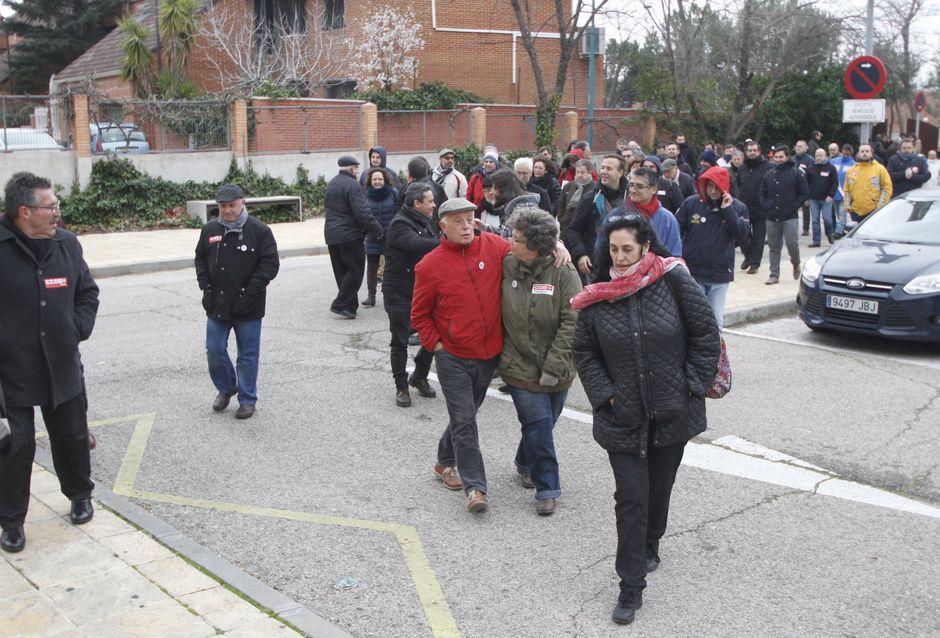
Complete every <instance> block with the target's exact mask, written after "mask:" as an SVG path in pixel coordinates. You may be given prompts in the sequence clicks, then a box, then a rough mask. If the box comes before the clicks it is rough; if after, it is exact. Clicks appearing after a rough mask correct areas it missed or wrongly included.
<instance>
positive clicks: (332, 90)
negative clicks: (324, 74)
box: [323, 80, 356, 100]
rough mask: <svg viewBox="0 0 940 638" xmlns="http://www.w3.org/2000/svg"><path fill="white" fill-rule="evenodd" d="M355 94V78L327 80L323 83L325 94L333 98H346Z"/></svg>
mask: <svg viewBox="0 0 940 638" xmlns="http://www.w3.org/2000/svg"><path fill="white" fill-rule="evenodd" d="M355 94H356V81H355V80H327V81H326V83H324V85H323V96H324V97H327V98H330V99H331V100H345V99H347V98H350V97H352V96H353V95H355Z"/></svg>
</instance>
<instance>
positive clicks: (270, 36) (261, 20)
mask: <svg viewBox="0 0 940 638" xmlns="http://www.w3.org/2000/svg"><path fill="white" fill-rule="evenodd" d="M305 4H306V3H305V2H304V0H254V7H255V28H256V29H257V34H258V39H259V41H260V43H261V44H263V46H264V49H265V51H267V52H268V53H272V52H273V51H274V44H275V43H276V42H277V41H278V39H279V38H280V37H281V36H282V35H289V34H292V33H303V32H305V31H306V30H307V14H306V10H305Z"/></svg>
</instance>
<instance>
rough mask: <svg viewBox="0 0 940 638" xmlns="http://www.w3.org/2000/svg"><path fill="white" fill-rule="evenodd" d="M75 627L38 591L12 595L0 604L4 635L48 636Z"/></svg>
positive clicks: (1, 625)
mask: <svg viewBox="0 0 940 638" xmlns="http://www.w3.org/2000/svg"><path fill="white" fill-rule="evenodd" d="M73 627H74V625H72V623H70V622H69V621H68V619H67V618H66V617H65V616H64V615H63V614H62V613H61V612H60V611H58V610H57V609H56V608H55V606H54V605H53V604H52V601H50V600H49V599H48V598H47V597H46V596H43V595H42V594H41V593H40V592H38V591H29V592H24V593H22V594H17V595H16V596H10V597H9V598H5V599H4V600H3V604H2V605H0V628H2V629H0V631H2V635H4V636H17V637H22V638H26V637H28V636H47V635H50V634H54V633H56V632H61V631H65V630H67V629H71V628H73Z"/></svg>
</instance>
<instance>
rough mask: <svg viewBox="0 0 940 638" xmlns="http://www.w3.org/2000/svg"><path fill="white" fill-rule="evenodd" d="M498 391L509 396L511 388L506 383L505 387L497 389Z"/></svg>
mask: <svg viewBox="0 0 940 638" xmlns="http://www.w3.org/2000/svg"><path fill="white" fill-rule="evenodd" d="M497 389H498V390H499V391H500V392H502V393H503V394H509V386H508V385H506V384H505V383H504V384H503V385H501V386H499V388H497Z"/></svg>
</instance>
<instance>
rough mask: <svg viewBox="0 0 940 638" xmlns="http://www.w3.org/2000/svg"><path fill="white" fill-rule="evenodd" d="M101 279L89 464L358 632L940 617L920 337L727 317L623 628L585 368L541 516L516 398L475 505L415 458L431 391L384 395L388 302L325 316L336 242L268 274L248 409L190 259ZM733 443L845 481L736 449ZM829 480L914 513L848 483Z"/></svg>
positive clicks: (866, 631)
mask: <svg viewBox="0 0 940 638" xmlns="http://www.w3.org/2000/svg"><path fill="white" fill-rule="evenodd" d="M99 284H100V286H101V291H102V292H101V300H102V303H101V310H100V312H99V318H98V325H97V327H96V329H95V333H94V335H93V337H92V339H91V340H90V341H89V342H87V343H86V344H85V346H84V347H83V358H84V362H85V367H86V377H87V382H88V388H89V395H90V415H89V416H90V419H92V420H93V421H104V420H108V419H112V420H115V422H113V423H110V424H107V425H101V426H98V427H96V433H97V438H98V449H96V450H95V451H94V452H93V455H92V457H93V464H94V465H93V473H94V476H95V477H96V479H97V480H98V481H99V483H101V484H103V485H107V486H109V487H111V486H115V488H116V491H119V492H123V493H126V494H129V495H131V496H132V498H133V499H134V501H135V502H136V503H138V504H139V505H141V506H142V507H144V508H146V509H147V510H149V511H151V512H153V513H154V514H156V515H158V516H159V517H161V518H163V519H164V520H166V521H167V522H168V523H170V524H171V525H173V526H175V527H177V528H178V529H179V530H181V531H182V532H183V533H185V534H187V535H189V536H191V537H192V538H193V539H194V540H196V541H197V542H199V543H202V544H203V545H205V546H206V547H208V548H209V549H211V550H212V551H214V552H216V553H217V554H219V555H220V556H222V557H223V558H225V559H227V560H229V561H230V562H232V563H234V564H235V565H237V566H239V567H241V568H242V569H244V570H245V571H247V572H249V573H251V574H252V575H254V576H256V577H257V578H259V579H261V580H262V581H264V582H266V583H268V584H269V585H271V586H273V587H275V588H276V589H278V590H280V591H282V592H284V593H285V594H287V595H288V596H290V597H292V598H294V599H295V600H297V601H298V602H300V603H302V604H304V605H306V606H308V607H310V608H311V609H313V610H314V611H316V612H317V613H319V614H321V615H322V616H324V617H326V618H329V619H331V620H332V621H333V622H334V623H336V624H337V625H338V626H340V627H342V628H344V629H345V630H346V631H348V632H349V633H351V634H353V635H355V636H377V637H383V638H384V637H403V638H404V637H408V638H413V637H421V636H452V635H461V636H466V637H468V638H470V637H478V638H503V637H505V638H510V637H518V636H524V637H528V636H531V637H556V636H558V637H562V636H582V637H585V638H586V637H594V636H620V635H625V634H626V633H627V632H629V633H630V635H631V636H664V635H668V636H741V635H751V636H831V635H845V636H886V635H905V636H908V635H916V636H925V635H937V634H940V613H938V611H940V518H937V512H938V510H937V509H936V508H937V507H938V506H940V473H938V452H940V444H938V423H940V400H938V394H940V365H938V360H940V357H938V356H937V355H938V354H940V350H938V349H937V348H936V347H934V348H933V349H929V348H925V347H924V346H908V345H898V344H872V343H867V342H862V341H860V340H847V339H843V338H839V337H834V336H832V335H824V336H820V335H814V334H811V333H810V332H809V331H808V330H806V329H805V328H803V327H802V326H801V324H799V322H798V321H797V320H796V319H783V320H778V321H774V322H769V323H766V324H757V325H752V326H745V327H742V328H740V329H737V330H732V331H729V334H728V337H727V341H728V346H729V348H730V353H731V358H732V365H733V368H734V374H735V378H734V388H733V390H732V392H731V394H729V395H728V396H727V397H725V398H724V399H722V400H720V401H711V402H709V430H708V432H706V434H705V435H703V436H702V437H700V439H699V440H697V441H696V442H694V443H692V444H690V446H689V448H688V451H687V454H686V457H687V460H688V461H689V463H688V464H687V465H686V466H684V467H683V468H682V469H681V470H680V472H679V478H678V480H677V484H676V489H675V492H674V496H673V506H672V510H671V518H670V525H669V531H668V532H667V537H666V538H665V539H664V541H663V544H662V548H661V554H662V558H663V564H662V567H661V568H660V570H659V571H657V572H656V573H655V574H652V575H651V576H650V579H649V586H648V588H647V590H646V593H645V596H644V606H643V608H642V610H640V612H639V613H638V615H637V620H636V622H635V623H634V624H633V625H632V626H631V627H630V628H629V629H625V628H622V627H618V626H615V625H614V624H613V623H612V622H611V621H610V611H611V609H612V606H613V604H614V602H615V599H616V595H617V580H616V576H615V574H614V571H613V555H614V551H615V538H616V537H615V530H614V516H613V496H612V492H613V480H612V476H611V471H610V467H609V465H608V463H607V459H606V455H605V454H604V452H603V451H602V450H601V449H600V448H599V447H598V446H597V445H596V444H595V443H594V441H593V439H592V437H591V428H590V425H589V424H588V423H586V422H585V420H586V419H585V418H584V413H585V412H589V409H588V404H587V401H586V399H585V397H584V394H583V391H582V390H581V389H580V387H575V388H573V389H572V392H571V394H570V398H569V401H568V407H569V408H570V409H572V410H573V412H571V413H570V416H566V417H562V419H561V421H560V422H559V424H558V426H557V428H556V445H557V448H558V453H559V459H560V466H561V473H562V474H561V478H562V490H563V492H564V494H563V497H562V499H561V501H560V503H559V507H558V510H557V512H556V514H555V515H554V516H552V517H548V518H540V517H538V516H536V514H535V508H534V499H533V495H532V492H530V491H527V490H525V489H523V488H522V487H520V486H519V485H518V482H517V481H516V478H515V473H514V469H513V464H512V458H513V453H514V451H515V446H516V444H517V442H518V422H517V421H516V418H515V412H514V410H513V407H512V404H511V403H510V402H507V401H505V400H502V399H500V398H499V397H491V398H488V399H487V400H486V402H485V403H484V405H483V408H482V410H481V413H480V417H479V418H480V424H481V425H480V427H481V439H482V447H483V452H484V457H485V459H486V461H487V474H488V479H489V483H490V502H491V508H490V511H489V512H488V513H486V514H484V515H477V516H474V515H471V514H468V513H467V512H466V511H465V499H464V497H463V495H462V493H454V492H449V491H446V490H445V489H443V487H442V486H441V484H440V482H439V481H438V480H437V479H436V478H435V477H434V476H433V474H432V472H431V468H432V465H433V463H434V461H435V451H436V445H437V439H438V437H439V435H440V432H441V430H442V429H443V427H444V425H445V423H446V411H445V409H444V404H443V401H442V400H441V399H440V398H438V399H423V398H420V397H418V396H417V395H416V394H415V395H413V398H414V403H415V404H414V407H412V408H410V409H401V408H397V407H396V406H395V405H394V387H393V384H392V380H391V374H390V372H389V367H388V345H387V344H388V338H389V337H388V327H387V322H386V317H385V313H384V312H383V311H382V309H381V307H378V308H374V309H361V310H360V316H359V319H357V320H356V321H344V320H341V319H338V318H335V317H334V316H333V315H331V314H330V313H329V312H328V310H327V309H328V306H329V301H330V299H331V298H332V296H333V294H334V293H335V286H334V283H333V279H332V274H331V272H330V266H329V260H328V259H327V258H325V257H315V258H295V259H289V260H286V261H285V262H283V264H282V270H281V273H280V274H279V276H278V278H277V279H276V280H275V282H274V283H273V284H272V286H271V288H270V292H269V296H268V316H267V317H266V318H265V323H264V330H263V334H262V360H261V374H260V382H259V403H258V411H257V413H256V415H255V417H254V418H253V419H251V420H248V421H236V420H235V419H234V417H233V413H234V410H233V408H231V407H230V408H229V410H228V411H227V412H225V413H223V414H214V413H213V412H212V411H211V408H210V406H211V402H212V399H213V397H214V395H215V390H214V389H213V387H212V385H211V383H210V381H209V377H208V373H207V372H206V364H205V356H204V350H203V346H202V342H203V336H204V330H205V317H204V315H203V313H202V311H201V308H200V304H199V299H200V296H199V292H198V289H197V287H196V284H195V277H194V274H193V273H192V272H191V271H183V272H171V273H160V274H153V275H140V276H131V277H121V278H115V279H105V280H102V281H100V282H99ZM233 342H234V339H233ZM494 385H495V384H494ZM150 414H152V415H153V416H152V427H150V426H146V427H145V426H142V425H141V424H142V423H144V422H147V423H149V421H147V418H149V417H147V418H142V417H139V416H132V415H150ZM125 417H126V418H125ZM122 418H124V420H122ZM733 437H738V439H734V438H733ZM739 439H744V440H746V441H749V442H752V443H755V444H758V445H760V446H764V447H766V448H769V449H770V450H776V451H779V452H782V453H784V454H788V455H791V456H792V457H796V459H800V460H802V461H806V462H808V463H810V464H813V465H815V466H818V467H819V468H823V469H824V470H828V471H830V472H832V473H836V474H838V477H835V476H834V475H833V474H830V473H826V472H822V473H815V474H813V473H811V472H810V471H809V470H803V469H801V468H800V466H799V463H798V462H797V461H794V460H792V459H789V460H787V459H784V460H782V461H779V460H778V461H776V462H773V461H764V460H761V459H759V458H757V456H760V455H761V454H763V453H762V452H753V451H749V452H748V453H747V454H740V453H736V452H732V451H730V450H728V449H727V448H728V447H729V446H731V447H733V445H731V444H730V443H728V442H729V441H732V440H734V441H738V440H739ZM764 455H765V456H766V455H769V456H773V455H772V454H769V453H768V454H764ZM749 464H750V466H753V467H752V469H751V470H750V471H743V470H739V469H738V468H739V466H740V467H745V466H749ZM778 470H779V474H780V476H784V475H786V476H788V477H790V478H781V479H778V478H773V477H775V476H777V474H778ZM801 472H802V473H803V474H800V473H801ZM791 475H792V476H791ZM797 475H799V476H797ZM840 478H841V479H847V480H849V481H852V482H855V483H858V484H861V486H873V487H875V488H879V489H881V490H887V491H890V492H893V493H896V494H899V495H901V496H905V497H910V498H912V499H914V500H915V501H917V502H915V503H914V504H913V506H912V507H913V508H914V509H916V507H919V506H920V505H923V504H925V505H927V506H928V507H927V508H924V511H922V512H921V513H914V512H912V511H910V510H911V507H908V505H910V502H908V501H903V499H896V500H897V501H898V502H901V505H898V504H897V503H894V504H892V502H891V501H890V498H891V496H892V495H891V494H887V495H886V496H887V497H888V501H886V503H887V504H886V505H872V504H866V503H861V502H858V500H857V499H856V500H852V499H851V498H850V497H848V496H846V495H847V494H849V495H851V494H853V493H855V492H859V491H861V492H865V488H864V487H860V486H857V485H854V483H842V482H839V481H838V480H837V479H840ZM823 485H827V486H840V487H839V489H836V490H834V491H830V492H828V493H838V494H840V495H841V496H828V495H824V490H823V489H822V486H823ZM869 492H872V493H875V494H878V492H877V490H869ZM866 493H868V492H866ZM866 498H867V497H866ZM862 500H865V499H864V498H863V499H862ZM902 501H903V502H902ZM904 503H908V505H904ZM924 512H926V513H924ZM344 579H345V580H344ZM343 584H345V585H353V586H352V587H351V588H348V589H344V588H343V587H342V585H343Z"/></svg>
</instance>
